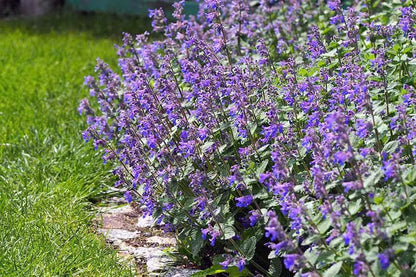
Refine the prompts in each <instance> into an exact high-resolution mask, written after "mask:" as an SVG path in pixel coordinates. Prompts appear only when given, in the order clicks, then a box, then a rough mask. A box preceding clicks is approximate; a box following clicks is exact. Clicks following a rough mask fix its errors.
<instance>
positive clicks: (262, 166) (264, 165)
mask: <svg viewBox="0 0 416 277" xmlns="http://www.w3.org/2000/svg"><path fill="white" fill-rule="evenodd" d="M268 163H269V160H264V161H262V162H261V164H260V165H259V167H257V170H256V173H257V176H260V174H262V173H264V171H265V170H266V168H267V164H268Z"/></svg>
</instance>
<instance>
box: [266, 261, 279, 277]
mask: <svg viewBox="0 0 416 277" xmlns="http://www.w3.org/2000/svg"><path fill="white" fill-rule="evenodd" d="M269 273H270V275H271V276H275V277H279V276H280V274H282V263H281V262H280V259H277V258H275V259H272V260H271V261H270V266H269Z"/></svg>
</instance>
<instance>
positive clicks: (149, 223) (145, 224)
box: [136, 215, 155, 228]
mask: <svg viewBox="0 0 416 277" xmlns="http://www.w3.org/2000/svg"><path fill="white" fill-rule="evenodd" d="M136 226H137V227H138V228H151V227H154V226H155V223H154V220H153V217H151V216H148V215H147V216H145V217H143V216H139V218H138V220H137V224H136Z"/></svg>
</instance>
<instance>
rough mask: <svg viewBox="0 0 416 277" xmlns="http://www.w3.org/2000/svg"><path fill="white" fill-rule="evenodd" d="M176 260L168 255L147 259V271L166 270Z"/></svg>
mask: <svg viewBox="0 0 416 277" xmlns="http://www.w3.org/2000/svg"><path fill="white" fill-rule="evenodd" d="M173 263H174V260H173V259H172V258H170V257H168V256H161V257H152V258H150V259H148V260H147V261H146V266H147V271H148V272H149V273H152V272H163V271H166V270H167V269H168V268H169V267H170V266H172V264H173Z"/></svg>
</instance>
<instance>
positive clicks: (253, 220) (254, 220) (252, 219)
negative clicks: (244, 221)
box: [249, 210, 261, 226]
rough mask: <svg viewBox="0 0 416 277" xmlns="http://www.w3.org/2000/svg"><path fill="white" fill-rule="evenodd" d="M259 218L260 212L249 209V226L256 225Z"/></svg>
mask: <svg viewBox="0 0 416 277" xmlns="http://www.w3.org/2000/svg"><path fill="white" fill-rule="evenodd" d="M259 218H261V215H260V213H259V212H258V211H257V210H253V211H250V217H249V220H250V226H254V225H256V223H257V221H258V220H259Z"/></svg>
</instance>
